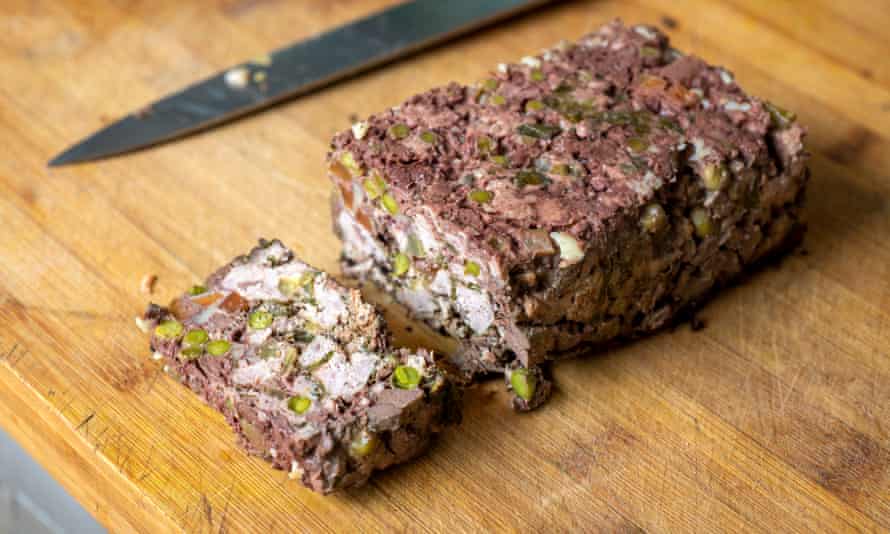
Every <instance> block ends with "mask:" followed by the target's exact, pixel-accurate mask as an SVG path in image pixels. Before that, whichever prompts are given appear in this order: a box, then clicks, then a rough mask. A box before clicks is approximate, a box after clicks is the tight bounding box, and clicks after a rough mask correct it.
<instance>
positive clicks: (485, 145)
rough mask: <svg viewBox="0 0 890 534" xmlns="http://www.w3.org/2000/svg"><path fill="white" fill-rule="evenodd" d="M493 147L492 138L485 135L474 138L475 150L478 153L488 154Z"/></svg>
mask: <svg viewBox="0 0 890 534" xmlns="http://www.w3.org/2000/svg"><path fill="white" fill-rule="evenodd" d="M493 149H494V140H492V138H491V137H488V136H487V135H482V136H479V138H478V139H476V150H478V151H479V153H480V154H489V153H491V151H492V150H493Z"/></svg>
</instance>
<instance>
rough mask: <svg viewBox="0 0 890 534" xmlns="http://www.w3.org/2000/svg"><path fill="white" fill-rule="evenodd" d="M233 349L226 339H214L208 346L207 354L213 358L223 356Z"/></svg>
mask: <svg viewBox="0 0 890 534" xmlns="http://www.w3.org/2000/svg"><path fill="white" fill-rule="evenodd" d="M231 348H232V344H231V343H229V342H228V341H226V340H225V339H214V340H213V341H211V342H210V343H208V344H207V353H208V354H210V355H211V356H222V355H224V354H225V353H227V352H229V349H231Z"/></svg>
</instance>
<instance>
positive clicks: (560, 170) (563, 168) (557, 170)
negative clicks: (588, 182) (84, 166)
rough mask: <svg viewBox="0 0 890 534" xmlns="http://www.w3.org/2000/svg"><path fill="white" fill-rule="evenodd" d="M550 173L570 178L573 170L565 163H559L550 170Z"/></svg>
mask: <svg viewBox="0 0 890 534" xmlns="http://www.w3.org/2000/svg"><path fill="white" fill-rule="evenodd" d="M550 172H551V173H553V174H558V175H560V176H569V175H570V174H572V171H571V169H570V168H569V166H568V165H567V164H565V163H557V164H556V165H554V166H553V167H551V168H550Z"/></svg>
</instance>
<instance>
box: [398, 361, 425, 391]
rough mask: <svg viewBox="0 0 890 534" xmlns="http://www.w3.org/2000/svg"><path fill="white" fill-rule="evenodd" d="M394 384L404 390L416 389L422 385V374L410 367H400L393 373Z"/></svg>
mask: <svg viewBox="0 0 890 534" xmlns="http://www.w3.org/2000/svg"><path fill="white" fill-rule="evenodd" d="M392 380H393V384H395V386H396V387H399V388H402V389H414V388H416V387H417V386H418V385H419V384H420V372H418V371H417V369H415V368H413V367H411V366H409V365H400V366H398V367H396V369H395V371H393V373H392Z"/></svg>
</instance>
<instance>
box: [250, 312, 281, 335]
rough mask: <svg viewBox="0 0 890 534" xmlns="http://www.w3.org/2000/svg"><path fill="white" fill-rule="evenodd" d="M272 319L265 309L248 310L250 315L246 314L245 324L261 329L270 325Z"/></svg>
mask: <svg viewBox="0 0 890 534" xmlns="http://www.w3.org/2000/svg"><path fill="white" fill-rule="evenodd" d="M274 319H275V317H274V316H273V315H272V314H271V313H269V312H267V311H264V310H255V311H252V312H250V315H248V316H247V326H249V327H251V328H253V329H254V330H262V329H263V328H269V327H270V326H272V321H273V320H274Z"/></svg>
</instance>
